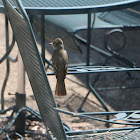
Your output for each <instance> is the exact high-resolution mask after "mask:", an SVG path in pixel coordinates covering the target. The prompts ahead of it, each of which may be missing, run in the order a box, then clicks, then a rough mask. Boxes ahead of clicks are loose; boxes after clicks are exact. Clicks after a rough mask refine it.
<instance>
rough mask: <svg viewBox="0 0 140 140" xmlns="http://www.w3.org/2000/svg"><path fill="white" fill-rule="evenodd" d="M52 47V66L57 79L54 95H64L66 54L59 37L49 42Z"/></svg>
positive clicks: (66, 67) (66, 65)
mask: <svg viewBox="0 0 140 140" xmlns="http://www.w3.org/2000/svg"><path fill="white" fill-rule="evenodd" d="M49 45H51V46H52V47H53V48H54V52H53V54H52V67H53V70H54V74H55V76H56V79H57V83H56V89H55V95H57V96H66V95H67V92H66V87H65V78H66V74H67V71H68V54H67V51H66V50H65V49H64V43H63V41H62V39H61V38H56V39H55V40H54V41H53V42H52V43H49Z"/></svg>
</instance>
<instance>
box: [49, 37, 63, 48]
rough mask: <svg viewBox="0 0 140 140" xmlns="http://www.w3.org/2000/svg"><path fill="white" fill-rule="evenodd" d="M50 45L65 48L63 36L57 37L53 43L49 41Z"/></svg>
mask: <svg viewBox="0 0 140 140" xmlns="http://www.w3.org/2000/svg"><path fill="white" fill-rule="evenodd" d="M49 45H51V46H52V47H54V49H56V50H60V49H64V44H63V41H62V39H61V38H56V39H55V40H54V41H53V42H52V43H49Z"/></svg>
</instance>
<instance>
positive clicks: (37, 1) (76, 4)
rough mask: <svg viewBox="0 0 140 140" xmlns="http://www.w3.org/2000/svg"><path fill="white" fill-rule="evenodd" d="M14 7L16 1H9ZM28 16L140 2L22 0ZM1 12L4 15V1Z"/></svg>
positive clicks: (139, 0)
mask: <svg viewBox="0 0 140 140" xmlns="http://www.w3.org/2000/svg"><path fill="white" fill-rule="evenodd" d="M9 1H10V2H11V4H12V5H14V0H9ZM21 2H22V3H23V6H24V7H25V9H26V11H27V13H28V14H31V15H37V14H38V15H41V14H42V15H47V14H49V15H57V14H84V13H89V12H92V13H97V12H106V11H112V10H119V9H124V8H127V7H131V6H135V5H137V4H140V0H21ZM0 12H2V13H4V7H3V3H2V0H0Z"/></svg>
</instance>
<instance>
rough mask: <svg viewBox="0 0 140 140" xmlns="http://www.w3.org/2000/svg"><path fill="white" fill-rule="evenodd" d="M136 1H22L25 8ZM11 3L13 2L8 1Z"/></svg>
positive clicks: (99, 4)
mask: <svg viewBox="0 0 140 140" xmlns="http://www.w3.org/2000/svg"><path fill="white" fill-rule="evenodd" d="M136 1H138V0H22V3H23V6H25V7H61V8H62V7H79V6H83V7H85V6H105V5H114V4H115V5H116V4H124V3H130V2H136ZM10 2H11V3H13V0H10ZM0 5H2V2H1V1H0Z"/></svg>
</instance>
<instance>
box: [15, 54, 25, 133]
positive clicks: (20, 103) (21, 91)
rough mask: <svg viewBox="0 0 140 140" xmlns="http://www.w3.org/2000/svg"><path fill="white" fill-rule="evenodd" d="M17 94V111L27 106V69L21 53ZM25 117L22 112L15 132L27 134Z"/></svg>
mask: <svg viewBox="0 0 140 140" xmlns="http://www.w3.org/2000/svg"><path fill="white" fill-rule="evenodd" d="M17 82H18V83H17V93H16V110H17V111H18V110H19V109H21V108H22V107H25V106H26V94H25V69H24V64H23V61H22V58H21V56H20V53H19V54H18V79H17ZM25 115H26V112H25V111H22V112H21V113H20V115H19V116H18V118H17V119H16V122H15V131H16V132H18V133H20V134H22V135H23V134H24V133H25Z"/></svg>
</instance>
